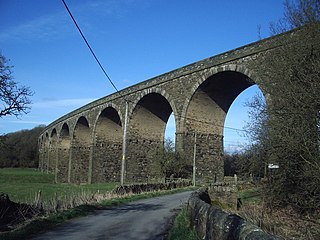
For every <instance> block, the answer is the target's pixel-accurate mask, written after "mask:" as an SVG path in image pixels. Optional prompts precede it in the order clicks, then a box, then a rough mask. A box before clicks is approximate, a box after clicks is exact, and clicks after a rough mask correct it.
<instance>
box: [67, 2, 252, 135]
mask: <svg viewBox="0 0 320 240" xmlns="http://www.w3.org/2000/svg"><path fill="white" fill-rule="evenodd" d="M62 2H63V4H64V6H65V8H66V10H67V11H68V13H69V15H70V17H71V19H72V21H73V22H74V24H75V26H76V27H77V29H78V31H79V33H80V35H81V37H82V38H83V40H84V41H85V43H86V45H87V47H88V48H89V50H90V52H91V54H92V56H93V57H94V59H95V60H96V62H97V63H98V65H99V66H100V68H101V70H102V71H103V73H104V75H105V76H106V77H107V79H108V80H109V82H110V83H111V85H112V86H113V88H114V89H115V90H116V92H118V93H120V92H119V90H118V88H117V87H116V86H115V84H114V83H113V82H112V80H111V78H110V77H109V75H108V74H107V72H106V71H105V69H104V68H103V66H102V65H101V63H100V61H99V59H98V58H97V56H96V54H95V53H94V51H93V50H92V48H91V46H90V44H89V42H88V41H87V39H86V37H85V36H84V34H83V33H82V31H81V29H80V27H79V25H78V23H77V21H76V20H75V18H74V17H73V15H72V13H71V11H70V9H69V7H68V5H67V4H66V2H65V1H64V0H62ZM126 101H128V102H132V101H130V100H128V99H126ZM132 103H133V102H132ZM184 118H185V119H189V120H192V121H196V122H201V123H205V124H209V125H212V126H216V127H222V128H225V129H229V130H234V131H242V132H246V130H243V129H238V128H233V127H227V126H221V125H219V124H214V123H211V122H206V121H202V120H198V119H194V118H190V117H184Z"/></svg>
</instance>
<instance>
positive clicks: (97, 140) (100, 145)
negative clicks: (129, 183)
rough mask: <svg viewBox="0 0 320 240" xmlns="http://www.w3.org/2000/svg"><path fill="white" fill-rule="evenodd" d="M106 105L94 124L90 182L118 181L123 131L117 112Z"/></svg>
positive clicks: (112, 107) (112, 106)
mask: <svg viewBox="0 0 320 240" xmlns="http://www.w3.org/2000/svg"><path fill="white" fill-rule="evenodd" d="M116 109H117V108H115V106H114V105H111V104H110V105H108V106H107V107H106V108H104V109H103V110H102V111H101V112H100V113H99V115H98V118H97V121H96V123H95V131H94V134H95V136H94V146H93V154H92V182H106V181H113V182H114V181H119V180H120V168H121V154H122V141H123V130H122V122H121V118H120V114H119V112H118V111H117V110H116Z"/></svg>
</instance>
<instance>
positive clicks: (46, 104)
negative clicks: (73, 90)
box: [32, 98, 96, 109]
mask: <svg viewBox="0 0 320 240" xmlns="http://www.w3.org/2000/svg"><path fill="white" fill-rule="evenodd" d="M94 100H96V99H95V98H73V99H59V100H54V99H50V100H44V101H41V102H35V103H33V104H32V108H33V109H35V108H37V109H39V108H41V109H43V108H45V109H50V108H61V107H63V108H66V107H81V106H83V105H85V104H88V103H90V102H92V101H94Z"/></svg>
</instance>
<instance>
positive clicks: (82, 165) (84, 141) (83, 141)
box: [70, 116, 91, 183]
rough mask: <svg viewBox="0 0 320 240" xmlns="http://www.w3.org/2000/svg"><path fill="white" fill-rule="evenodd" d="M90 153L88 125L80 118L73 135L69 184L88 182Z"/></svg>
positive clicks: (84, 119)
mask: <svg viewBox="0 0 320 240" xmlns="http://www.w3.org/2000/svg"><path fill="white" fill-rule="evenodd" d="M90 151H91V135H90V128H89V123H88V121H87V119H86V118H85V117H83V116H82V117H80V118H79V119H78V121H77V123H76V126H75V128H74V133H73V139H72V153H71V154H72V160H73V163H72V169H71V174H70V177H71V179H70V181H71V182H74V183H87V182H88V174H89V173H88V171H89V159H90Z"/></svg>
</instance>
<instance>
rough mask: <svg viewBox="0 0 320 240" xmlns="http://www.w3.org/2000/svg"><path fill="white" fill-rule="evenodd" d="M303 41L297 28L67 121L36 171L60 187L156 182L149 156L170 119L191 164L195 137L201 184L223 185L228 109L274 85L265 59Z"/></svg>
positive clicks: (50, 129) (49, 139) (49, 131)
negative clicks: (248, 92)
mask: <svg viewBox="0 0 320 240" xmlns="http://www.w3.org/2000/svg"><path fill="white" fill-rule="evenodd" d="M302 35H303V33H301V31H300V30H296V31H292V32H288V33H285V34H282V35H278V36H275V37H271V38H268V39H264V40H262V41H258V42H255V43H252V44H249V45H246V46H243V47H240V48H237V49H235V50H232V51H228V52H225V53H223V54H220V55H217V56H214V57H210V58H207V59H204V60H201V61H199V62H196V63H193V64H190V65H187V66H185V67H181V68H179V69H176V70H174V71H171V72H168V73H165V74H163V75H160V76H158V77H154V78H152V79H149V80H147V81H144V82H141V83H139V84H136V85H133V86H131V87H128V88H126V89H123V90H121V91H119V92H116V93H114V94H111V95H109V96H106V97H103V98H101V99H99V100H96V101H94V102H91V103H89V104H87V105H85V106H83V107H81V108H79V109H77V110H75V111H73V112H70V113H69V114H67V115H65V116H62V117H61V118H59V119H57V120H56V121H54V122H53V123H51V124H50V125H48V126H47V128H46V129H45V130H44V131H43V132H42V133H41V135H40V137H39V168H40V169H42V170H46V171H51V172H55V175H56V181H57V182H71V183H94V182H106V181H120V176H121V174H123V176H124V179H125V182H143V181H152V180H155V179H156V178H157V173H155V171H154V169H153V167H152V159H150V157H149V155H148V152H149V151H152V150H154V149H156V148H159V147H162V146H163V144H164V133H165V128H166V123H167V121H168V118H169V116H170V115H171V113H173V114H174V118H175V122H176V151H180V152H183V153H184V154H185V156H187V159H188V160H189V161H190V164H192V159H193V154H194V152H193V149H194V148H193V146H194V139H195V134H196V136H197V137H196V152H195V154H196V155H195V156H196V166H197V170H196V179H197V180H198V181H199V182H212V181H219V180H222V178H223V175H224V173H223V159H222V157H223V126H224V121H225V117H226V114H227V112H228V109H229V107H230V105H231V104H232V102H233V101H234V100H235V98H236V97H237V96H238V95H239V94H240V93H241V92H242V91H244V90H245V89H246V88H248V87H250V86H252V85H254V84H258V85H259V87H260V89H261V90H262V91H263V92H264V83H265V82H266V81H271V80H270V79H265V78H264V76H265V74H264V71H265V70H264V68H263V65H264V59H265V57H266V56H267V55H269V54H274V55H275V57H276V49H278V48H279V47H281V46H284V41H285V42H286V44H287V43H288V42H290V44H291V43H293V44H303V40H299V39H301V36H302ZM288 39H289V40H288ZM126 116H127V117H126ZM126 119H127V121H126ZM124 133H125V134H124ZM124 136H125V139H124ZM124 144H125V145H124ZM124 146H125V151H124ZM122 161H123V163H124V168H123V167H121V166H122ZM122 169H123V171H122Z"/></svg>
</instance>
